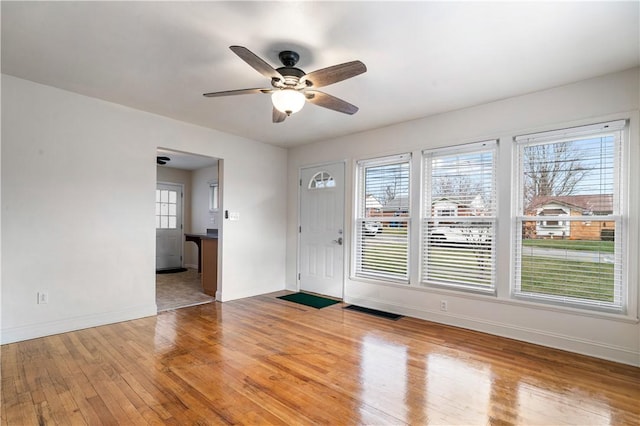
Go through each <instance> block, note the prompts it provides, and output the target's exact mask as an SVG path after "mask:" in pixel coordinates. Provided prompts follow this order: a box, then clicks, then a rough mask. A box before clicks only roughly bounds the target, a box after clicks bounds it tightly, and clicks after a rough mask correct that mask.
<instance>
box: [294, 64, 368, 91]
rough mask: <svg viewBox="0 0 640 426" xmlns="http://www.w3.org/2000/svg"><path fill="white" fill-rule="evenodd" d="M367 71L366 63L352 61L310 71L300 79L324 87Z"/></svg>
mask: <svg viewBox="0 0 640 426" xmlns="http://www.w3.org/2000/svg"><path fill="white" fill-rule="evenodd" d="M366 71H367V67H366V66H365V64H363V63H362V62H360V61H351V62H345V63H344V64H339V65H334V66H332V67H327V68H322V69H319V70H316V71H313V72H310V73H309V74H307V75H305V76H304V77H302V78H301V79H300V81H301V82H304V83H306V84H307V86H310V87H322V86H328V85H330V84H333V83H337V82H339V81H342V80H346V79H348V78H351V77H355V76H356V75H360V74H362V73H363V72H366Z"/></svg>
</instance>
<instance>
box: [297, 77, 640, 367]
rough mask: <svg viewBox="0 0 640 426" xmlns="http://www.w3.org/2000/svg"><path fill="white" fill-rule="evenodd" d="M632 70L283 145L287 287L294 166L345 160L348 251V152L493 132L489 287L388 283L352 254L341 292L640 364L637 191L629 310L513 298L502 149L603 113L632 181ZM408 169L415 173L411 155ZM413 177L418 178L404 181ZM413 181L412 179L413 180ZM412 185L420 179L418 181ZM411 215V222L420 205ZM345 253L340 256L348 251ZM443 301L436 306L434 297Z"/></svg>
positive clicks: (435, 143)
mask: <svg viewBox="0 0 640 426" xmlns="http://www.w3.org/2000/svg"><path fill="white" fill-rule="evenodd" d="M639 74H640V73H639V70H638V69H637V68H636V69H631V70H627V71H624V72H620V73H616V74H611V75H606V76H602V77H599V78H595V79H591V80H587V81H582V82H577V83H575V84H571V85H567V86H563V87H558V88H553V89H549V90H545V91H541V92H537V93H532V94H528V95H525V96H520V97H516V98H510V99H505V100H501V101H497V102H493V103H490V104H486V105H480V106H476V107H473V108H467V109H463V110H459V111H454V112H450V113H446V114H441V115H437V116H433V117H427V118H423V119H420V120H414V121H411V122H406V123H402V124H397V125H393V126H389V127H385V128H381V129H377V130H372V131H368V132H364V133H359V134H356V135H351V136H347V137H342V138H338V139H334V140H327V141H322V142H318V143H314V144H310V145H305V146H302V147H298V148H293V149H291V150H289V160H288V174H289V179H288V193H289V198H288V211H287V214H288V217H289V221H288V225H287V288H289V289H292V290H294V289H296V288H297V281H296V276H297V271H296V264H297V257H296V256H297V254H296V253H297V252H296V250H297V238H298V237H297V236H298V233H297V227H298V223H297V217H298V214H297V208H298V188H297V185H296V183H297V177H298V171H299V169H300V167H302V166H308V165H313V164H322V163H326V162H332V161H342V160H346V162H347V179H346V214H345V223H346V224H347V229H346V232H345V254H346V256H345V258H346V259H351V258H352V240H353V236H352V229H351V228H352V225H351V223H352V221H353V217H354V211H353V200H354V192H353V186H354V185H353V184H354V162H355V161H356V160H358V159H364V158H373V157H377V156H383V155H389V154H398V153H404V152H412V153H413V156H414V158H419V157H420V155H421V151H422V150H423V149H425V148H435V147H443V146H452V145H457V144H462V143H470V142H478V141H483V140H488V139H499V140H500V145H499V156H498V196H499V201H498V202H499V210H498V241H497V244H498V245H497V252H498V263H497V268H498V271H497V275H498V277H497V280H498V282H497V287H498V294H497V296H495V297H494V296H482V295H475V294H470V293H464V292H456V291H446V290H438V289H435V288H425V287H422V286H420V285H419V284H417V283H416V281H417V280H416V278H417V275H418V273H417V268H416V267H415V266H414V270H413V273H412V278H413V283H412V284H410V285H408V286H407V285H394V284H389V283H384V282H381V281H375V280H362V279H356V278H352V277H351V274H350V272H349V271H350V268H351V264H347V268H345V271H346V272H345V277H344V281H345V287H344V294H345V301H347V302H349V303H357V304H360V305H363V306H367V307H371V308H376V309H382V310H387V311H392V312H397V313H401V314H406V315H411V316H415V317H419V318H424V319H428V320H433V321H437V322H441V323H446V324H451V325H456V326H461V327H466V328H470V329H475V330H480V331H485V332H489V333H494V334H497V335H503V336H507V337H512V338H516V339H521V340H525V341H530V342H534V343H540V344H543V345H548V346H552V347H557V348H561V349H566V350H570V351H575V352H580V353H584V354H588V355H593V356H598V357H602V358H607V359H612V360H616V361H620V362H624V363H628V364H632V365H640V326H639V325H638V318H637V317H638V315H637V313H638V304H639V302H640V301H639V300H638V297H639V295H638V291H637V287H638V275H639V271H638V262H637V259H638V258H639V257H640V256H639V254H640V253H639V251H638V246H639V241H638V240H639V237H638V235H639V234H638V226H639V224H638V221H639V219H638V216H639V212H640V207H639V205H640V200H639V195H640V194H639V193H638V191H631V199H630V202H631V205H630V213H631V220H630V221H629V223H628V224H627V225H628V227H627V229H628V231H629V233H628V235H629V237H630V241H629V242H630V244H629V249H630V250H629V253H628V259H629V262H630V266H631V269H630V276H629V283H630V286H631V288H632V292H631V294H630V301H629V305H630V313H629V315H626V316H610V315H605V314H591V313H585V312H582V311H577V310H571V309H562V308H554V307H550V306H540V305H537V304H533V303H525V302H518V301H515V300H512V299H511V298H510V296H509V293H510V284H511V275H510V274H511V273H510V233H511V207H510V203H511V197H512V194H511V190H512V188H511V180H512V179H511V158H512V141H513V137H514V136H516V135H519V134H526V133H530V132H535V131H544V130H553V129H558V128H563V127H569V126H573V125H582V124H590V123H595V122H600V121H605V120H610V119H619V118H629V119H630V120H631V139H630V152H629V153H628V154H629V155H630V159H631V161H630V163H631V164H632V165H634V166H633V167H631V169H630V170H629V179H630V188H638V187H639V186H640V171H639V169H638V167H635V165H637V164H639V163H640V147H639V140H640V131H639V128H640V126H639V122H638V121H639V118H638V109H639V108H640V101H639V99H640V87H639V81H640V76H639ZM414 166H415V167H414V168H413V171H414V173H417V174H419V173H420V170H419V169H420V166H419V161H418V162H414ZM413 182H414V184H415V183H416V182H417V181H416V180H414V181H413ZM418 186H419V185H418ZM418 191H419V188H418ZM414 207H415V209H414V210H415V214H414V220H415V221H416V222H415V224H416V226H419V222H418V220H419V213H417V211H418V210H419V209H418V207H419V206H414ZM412 249H413V253H414V256H413V257H412V259H411V261H412V264H413V265H417V264H418V262H419V260H418V259H419V253H418V252H419V250H418V249H419V243H418V242H417V241H414V242H413V244H412ZM348 262H349V260H348ZM441 300H447V301H448V311H447V312H442V311H440V301H441Z"/></svg>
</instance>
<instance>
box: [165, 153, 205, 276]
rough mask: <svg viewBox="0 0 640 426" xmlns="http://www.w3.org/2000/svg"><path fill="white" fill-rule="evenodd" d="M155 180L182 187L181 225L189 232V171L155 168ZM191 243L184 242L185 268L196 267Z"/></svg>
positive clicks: (190, 197) (195, 251)
mask: <svg viewBox="0 0 640 426" xmlns="http://www.w3.org/2000/svg"><path fill="white" fill-rule="evenodd" d="M156 170H157V172H156V179H157V181H158V182H164V183H178V184H180V185H182V190H183V200H182V207H183V210H182V225H183V229H184V230H185V232H192V231H191V222H192V219H191V216H192V215H191V210H192V209H191V206H192V203H193V201H192V192H193V191H192V189H191V175H192V172H191V170H182V169H175V168H173V167H161V166H157V167H156ZM192 246H194V244H193V243H191V242H188V241H184V242H183V249H182V253H183V255H182V257H183V260H182V264H183V266H186V267H192V268H193V267H195V268H197V267H198V255H197V250H195V249H196V247H192Z"/></svg>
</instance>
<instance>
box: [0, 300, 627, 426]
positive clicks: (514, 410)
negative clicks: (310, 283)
mask: <svg viewBox="0 0 640 426" xmlns="http://www.w3.org/2000/svg"><path fill="white" fill-rule="evenodd" d="M280 294H284V293H277V294H270V295H265V296H258V297H252V298H247V299H243V300H237V301H232V302H225V303H219V302H215V303H209V304H205V305H199V306H194V307H190V308H184V309H180V310H171V311H166V312H163V313H161V314H159V315H158V316H156V317H149V318H144V319H140V320H135V321H128V322H123V323H119V324H113V325H108V326H103V327H96V328H91V329H86V330H81V331H76V332H71V333H65V334H60V335H56V336H50V337H45V338H40V339H34V340H30V341H25V342H20V343H14V344H9V345H4V346H2V424H3V425H38V424H50V425H53V424H74V425H75V424H89V425H100V424H109V425H114V424H120V425H136V424H173V425H196V424H197V425H207V424H211V425H217V424H258V425H278V424H283V425H311V424H335V425H350V424H370V425H382V424H393V425H401V424H412V425H421V424H441V425H452V424H463V425H484V424H523V425H600V424H611V425H638V424H639V423H640V403H639V401H640V369H639V368H634V367H630V366H624V365H621V364H616V363H612V362H607V361H602V360H597V359H594V358H589V357H585V356H580V355H576V354H572V353H568V352H563V351H558V350H553V349H548V348H543V347H540V346H535V345H530V344H526V343H522V342H518V341H514V340H509V339H504V338H499V337H495V336H490V335H486V334H482V333H477V332H472V331H467V330H462V329H458V328H453V327H447V326H443V325H438V324H434V323H430V322H427V321H422V320H418V319H412V318H406V317H405V318H401V319H399V320H398V321H392V320H387V319H382V318H378V317H374V316H370V315H367V314H363V313H360V312H354V311H349V310H345V309H342V308H343V306H344V305H343V304H342V303H340V304H337V305H333V306H330V307H328V308H324V309H320V310H317V309H314V308H309V307H305V306H302V305H297V304H295V303H292V302H286V301H283V300H280V299H276V297H275V296H276V295H280Z"/></svg>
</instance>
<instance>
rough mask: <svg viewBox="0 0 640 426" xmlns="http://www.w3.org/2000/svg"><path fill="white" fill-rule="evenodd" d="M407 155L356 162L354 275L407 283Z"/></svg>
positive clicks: (408, 179) (408, 165)
mask: <svg viewBox="0 0 640 426" xmlns="http://www.w3.org/2000/svg"><path fill="white" fill-rule="evenodd" d="M410 160H411V155H410V154H404V155H396V156H391V157H384V158H378V159H373V160H364V161H360V162H358V165H357V172H358V191H357V200H356V206H357V208H356V216H357V217H356V221H355V230H356V231H355V233H356V235H355V251H356V252H355V256H354V259H355V268H354V269H355V275H356V276H358V277H370V278H377V279H383V280H391V281H397V282H405V283H406V282H409V225H410V219H411V213H410V208H409V206H410V203H409V181H410V174H411V170H410V169H411V167H410Z"/></svg>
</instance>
